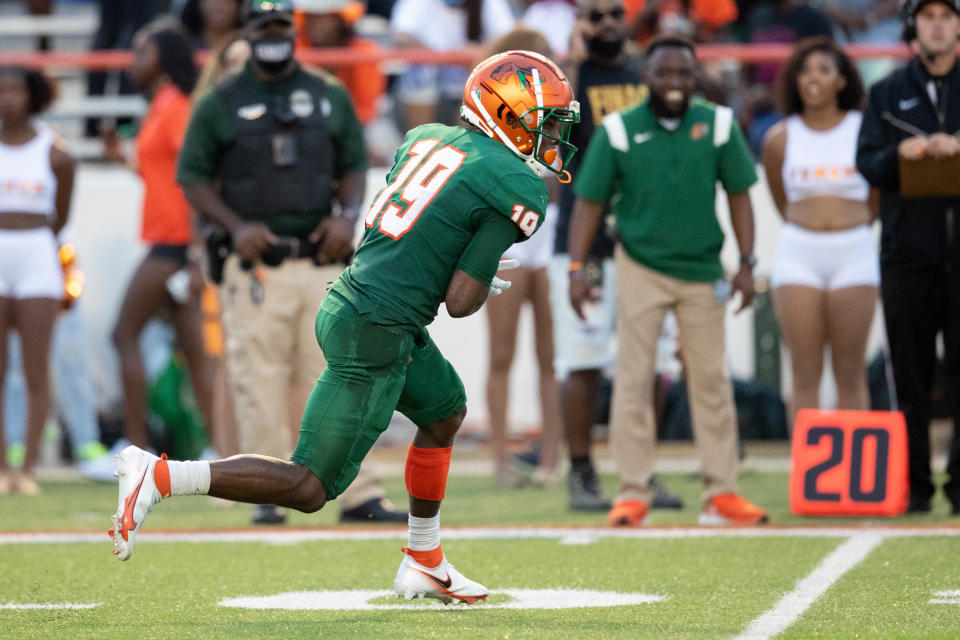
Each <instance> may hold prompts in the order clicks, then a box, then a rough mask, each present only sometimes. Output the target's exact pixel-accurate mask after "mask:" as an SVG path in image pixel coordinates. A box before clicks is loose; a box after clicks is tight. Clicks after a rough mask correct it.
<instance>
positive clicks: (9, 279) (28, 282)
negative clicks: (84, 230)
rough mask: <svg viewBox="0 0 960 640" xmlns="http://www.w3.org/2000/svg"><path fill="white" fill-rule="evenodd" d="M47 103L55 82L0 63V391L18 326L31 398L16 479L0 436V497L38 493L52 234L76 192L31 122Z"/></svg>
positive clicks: (58, 291)
mask: <svg viewBox="0 0 960 640" xmlns="http://www.w3.org/2000/svg"><path fill="white" fill-rule="evenodd" d="M52 100H53V87H52V85H51V84H50V82H49V81H48V80H47V79H46V78H45V77H44V76H43V75H42V74H40V73H39V72H37V71H30V70H26V69H21V68H18V67H0V389H2V388H3V382H4V380H3V376H4V373H5V372H6V369H7V365H6V359H7V354H6V349H7V342H8V341H7V333H8V332H9V331H16V332H18V333H19V334H20V340H21V344H22V346H23V354H24V356H23V371H24V375H25V377H26V380H27V391H28V395H29V400H28V411H27V437H26V454H25V458H24V461H23V467H22V468H21V470H20V473H19V475H18V476H16V477H14V476H13V475H12V474H11V473H10V471H9V469H8V468H7V462H6V458H7V456H6V445H5V442H4V439H3V438H2V437H0V494H3V493H9V492H10V491H11V490H19V492H20V493H23V494H27V495H36V494H37V493H39V492H40V488H39V486H38V485H37V483H36V480H35V479H34V475H33V470H34V465H35V464H36V462H37V457H38V454H39V448H40V440H41V435H42V433H43V425H44V422H45V420H46V417H47V411H48V409H49V405H50V384H49V376H48V363H49V362H50V338H51V335H52V332H53V325H54V322H55V321H56V317H57V312H58V311H59V309H60V306H61V301H62V299H63V270H62V268H61V266H60V261H59V259H58V256H57V240H56V234H57V233H58V232H59V231H60V230H61V229H62V228H63V226H64V225H65V224H66V222H67V215H68V213H69V210H70V198H71V194H72V191H73V162H72V160H71V159H70V157H69V156H68V155H67V154H66V152H65V151H63V150H62V149H60V148H58V146H57V145H56V144H55V143H54V135H53V133H52V132H51V131H50V130H49V129H47V128H45V127H42V126H39V125H36V124H34V122H33V116H35V115H36V114H38V113H40V112H41V111H43V110H44V109H45V108H46V107H47V106H49V104H50V102H51V101H52ZM0 397H2V396H0ZM2 420H3V412H2V411H0V423H2ZM2 426H3V425H2V424H0V435H2V434H3V428H2Z"/></svg>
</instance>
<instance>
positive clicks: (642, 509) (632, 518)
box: [607, 500, 650, 527]
mask: <svg viewBox="0 0 960 640" xmlns="http://www.w3.org/2000/svg"><path fill="white" fill-rule="evenodd" d="M649 510H650V508H649V507H648V506H647V503H646V502H642V501H640V500H621V501H620V502H618V503H616V504H615V505H613V509H610V513H608V514H607V524H609V525H610V526H611V527H642V526H643V525H645V524H646V523H647V512H648V511H649Z"/></svg>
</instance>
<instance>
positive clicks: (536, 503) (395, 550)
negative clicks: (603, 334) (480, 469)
mask: <svg viewBox="0 0 960 640" xmlns="http://www.w3.org/2000/svg"><path fill="white" fill-rule="evenodd" d="M663 480H664V482H665V483H666V484H667V485H668V486H669V487H670V488H671V489H672V490H676V491H678V492H679V493H680V494H681V495H682V496H683V497H684V499H685V500H686V501H687V505H688V506H687V508H686V509H684V510H683V511H679V512H654V514H653V516H652V518H651V525H652V526H651V527H649V528H647V529H644V530H629V531H623V530H616V531H613V532H612V534H613V535H612V536H611V530H609V529H606V528H605V527H604V526H603V523H604V521H603V515H602V514H593V515H591V514H573V513H570V512H569V511H567V510H566V505H565V500H566V492H565V489H564V488H563V487H562V486H560V487H556V488H554V489H550V490H536V489H525V490H518V491H502V490H496V489H494V487H493V482H492V481H491V480H489V479H485V478H474V477H461V476H454V477H451V479H450V483H449V486H448V501H447V503H446V505H445V507H444V510H443V513H442V516H441V517H442V524H443V525H444V528H445V532H446V536H445V540H446V541H445V543H444V549H445V550H446V552H447V554H448V557H449V558H450V560H451V561H452V562H454V563H455V564H456V566H457V568H458V569H460V570H461V571H463V572H464V573H465V574H466V575H468V576H469V577H471V578H474V579H476V580H478V581H480V582H482V583H484V584H486V585H487V586H488V587H489V588H490V590H491V598H490V601H489V602H488V603H486V604H479V605H475V606H473V607H466V606H460V607H443V606H442V605H439V604H434V603H431V602H430V601H427V602H426V603H420V602H417V601H414V602H407V601H403V600H399V599H397V598H395V597H393V596H392V595H390V594H389V590H390V589H391V587H392V583H393V575H394V573H395V571H396V569H397V566H398V565H399V562H400V560H401V557H402V556H401V553H400V550H399V549H400V546H401V544H403V543H404V542H405V533H404V531H403V530H402V529H399V528H394V529H384V528H378V527H366V528H365V527H362V526H359V527H358V526H352V527H347V528H338V527H335V526H334V525H335V524H336V509H335V508H333V509H330V510H329V511H327V510H324V511H323V512H320V513H318V514H314V515H310V516H307V515H302V514H295V515H294V516H293V517H292V518H291V524H290V525H289V526H287V527H285V528H279V529H277V528H268V529H264V528H252V527H250V526H249V525H248V519H249V516H250V508H249V507H247V506H243V505H236V506H231V507H222V506H214V505H212V504H211V502H210V500H209V499H207V498H205V497H190V498H182V499H175V500H170V501H165V502H163V503H161V504H160V505H159V506H158V507H157V508H156V509H155V511H154V512H153V513H152V514H151V515H150V517H149V518H148V519H147V522H146V524H145V525H144V529H143V531H142V533H141V539H140V540H139V541H138V543H137V547H136V551H135V553H134V555H133V558H132V559H131V560H130V561H128V562H118V561H117V560H116V559H114V557H113V556H112V554H111V553H110V552H111V550H112V543H111V541H110V540H109V538H108V537H107V535H106V529H107V528H108V527H109V525H110V522H109V515H110V513H111V512H112V510H113V509H114V507H115V504H116V495H115V490H114V489H113V488H112V487H110V486H108V485H100V484H94V483H72V484H66V483H64V484H58V483H45V484H44V487H43V488H44V491H45V493H44V495H43V496H41V497H39V498H25V497H20V496H11V497H3V498H0V638H3V639H6V638H70V639H80V638H105V637H115V638H176V639H178V640H179V639H181V638H282V639H286V638H325V637H343V638H737V637H743V638H746V637H751V638H766V637H782V638H874V637H877V638H920V637H922V638H960V519H958V518H950V517H949V515H948V510H947V506H946V503H944V502H935V504H934V513H933V514H931V515H929V516H911V517H904V518H899V519H897V520H893V521H890V520H879V519H878V520H869V521H866V520H853V519H845V520H820V519H812V518H796V517H793V516H790V515H789V510H788V507H787V498H786V495H787V477H786V474H781V473H759V472H750V473H744V474H743V477H742V482H741V485H742V489H743V493H744V494H745V495H747V496H748V497H750V498H751V499H753V500H754V501H756V502H758V503H760V504H763V505H764V506H767V507H768V508H770V509H771V513H772V517H773V524H774V526H773V527H769V528H765V529H761V530H748V531H743V530H733V531H730V530H710V529H703V528H697V527H691V526H690V525H692V524H694V523H695V521H696V515H697V511H698V508H699V504H698V492H699V482H698V480H697V479H696V478H693V477H690V476H686V475H668V476H664V477H663ZM606 481H607V483H608V486H607V489H608V492H609V493H613V489H614V485H613V479H612V478H607V479H606ZM387 486H388V490H389V491H390V494H391V495H392V496H393V497H394V498H395V500H397V501H400V500H401V499H402V496H403V490H402V479H401V478H388V479H387ZM820 527H830V528H826V529H818V528H820ZM226 530H228V531H226ZM15 532H21V535H16V536H14V535H12V534H13V533H15ZM23 532H41V533H42V534H45V535H47V536H48V537H46V538H43V539H42V541H39V542H38V541H37V537H36V535H30V534H27V535H23ZM54 533H56V534H57V535H52V534H54ZM172 534H175V535H172ZM201 534H202V535H201ZM226 534H230V535H226ZM227 538H229V540H228V539H227ZM24 541H28V542H30V543H28V544H25V543H24ZM286 594H293V595H286ZM64 604H72V605H85V606H86V607H87V608H74V609H67V608H61V609H24V608H20V607H24V606H26V605H34V606H36V605H45V606H49V605H64ZM545 607H557V608H545Z"/></svg>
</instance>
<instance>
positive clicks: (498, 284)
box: [490, 258, 520, 296]
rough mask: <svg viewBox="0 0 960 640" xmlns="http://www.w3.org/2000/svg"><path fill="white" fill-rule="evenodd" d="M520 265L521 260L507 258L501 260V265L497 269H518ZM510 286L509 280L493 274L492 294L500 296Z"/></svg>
mask: <svg viewBox="0 0 960 640" xmlns="http://www.w3.org/2000/svg"><path fill="white" fill-rule="evenodd" d="M519 266H520V261H519V260H516V259H514V258H509V259H507V260H501V261H500V266H499V267H497V271H504V270H506V269H516V268H517V267H519ZM509 288H510V281H509V280H501V279H500V278H498V277H497V276H493V281H491V282H490V295H492V296H498V295H500V294H501V293H503V292H504V291H506V290H507V289H509Z"/></svg>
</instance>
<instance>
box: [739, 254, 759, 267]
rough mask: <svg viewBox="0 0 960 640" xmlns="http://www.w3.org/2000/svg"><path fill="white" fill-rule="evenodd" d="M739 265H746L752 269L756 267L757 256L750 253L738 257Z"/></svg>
mask: <svg viewBox="0 0 960 640" xmlns="http://www.w3.org/2000/svg"><path fill="white" fill-rule="evenodd" d="M740 264H741V265H746V266H748V267H750V268H751V269H753V268H754V267H755V266H757V256H755V255H754V254H752V253H748V254H747V255H745V256H740Z"/></svg>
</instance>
